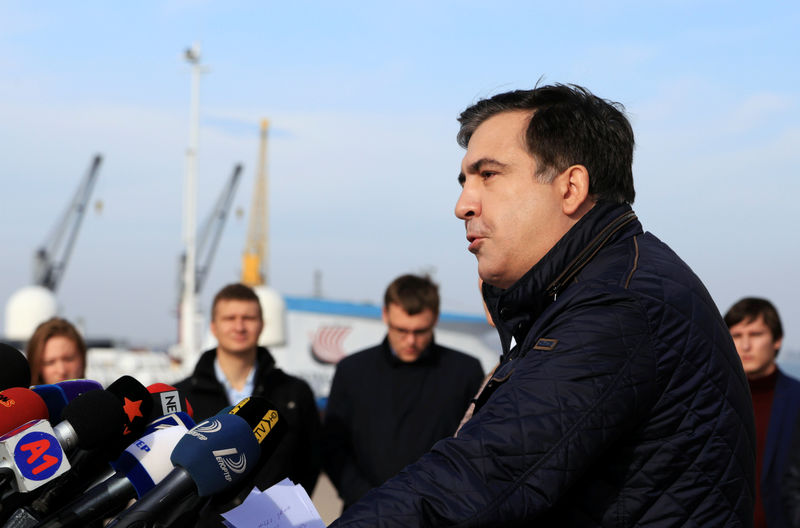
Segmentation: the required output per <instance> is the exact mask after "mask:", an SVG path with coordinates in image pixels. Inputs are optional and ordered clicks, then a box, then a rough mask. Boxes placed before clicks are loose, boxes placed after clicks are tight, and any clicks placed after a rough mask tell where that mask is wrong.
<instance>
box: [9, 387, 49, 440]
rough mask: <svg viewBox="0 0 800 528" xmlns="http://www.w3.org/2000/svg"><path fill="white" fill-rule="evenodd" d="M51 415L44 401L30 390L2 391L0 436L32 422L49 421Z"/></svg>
mask: <svg viewBox="0 0 800 528" xmlns="http://www.w3.org/2000/svg"><path fill="white" fill-rule="evenodd" d="M48 418H49V414H48V412H47V405H46V404H45V403H44V400H42V398H41V397H40V396H39V395H38V394H36V393H35V392H33V391H32V390H30V389H27V388H23V387H9V388H8V389H6V390H4V391H0V435H1V434H5V433H7V432H8V431H10V430H12V429H15V428H16V427H18V426H20V425H22V424H24V423H25V422H30V421H31V420H47V419H48Z"/></svg>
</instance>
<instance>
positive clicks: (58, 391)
mask: <svg viewBox="0 0 800 528" xmlns="http://www.w3.org/2000/svg"><path fill="white" fill-rule="evenodd" d="M31 390H32V391H33V392H35V393H36V394H38V395H39V397H40V398H41V399H42V401H44V404H45V405H46V406H47V413H48V414H49V415H50V425H56V424H57V423H58V422H60V421H61V413H62V411H63V410H64V407H66V406H67V404H68V403H69V400H68V399H67V395H66V394H64V389H62V388H61V387H59V386H58V385H52V384H45V385H34V386H32V387H31Z"/></svg>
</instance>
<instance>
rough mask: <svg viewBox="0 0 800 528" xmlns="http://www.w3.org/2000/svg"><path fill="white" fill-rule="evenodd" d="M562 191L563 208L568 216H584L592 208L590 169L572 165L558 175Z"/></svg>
mask: <svg viewBox="0 0 800 528" xmlns="http://www.w3.org/2000/svg"><path fill="white" fill-rule="evenodd" d="M557 178H558V180H559V183H560V184H561V185H560V186H559V189H560V191H561V197H562V201H561V210H562V211H563V212H564V214H565V215H567V216H574V215H576V214H577V215H578V216H583V215H584V213H586V211H588V210H589V209H591V208H592V206H593V205H594V200H592V199H591V197H590V195H589V171H588V170H587V169H586V167H584V166H583V165H572V166H571V167H569V168H567V170H565V171H564V172H562V173H561V174H559V175H558V176H557Z"/></svg>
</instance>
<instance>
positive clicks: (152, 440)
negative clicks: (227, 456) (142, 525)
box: [37, 412, 194, 528]
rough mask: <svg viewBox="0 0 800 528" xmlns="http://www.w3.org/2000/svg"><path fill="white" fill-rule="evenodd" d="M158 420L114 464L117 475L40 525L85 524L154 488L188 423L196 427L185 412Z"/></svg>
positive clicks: (55, 527) (168, 466)
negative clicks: (150, 429) (153, 426)
mask: <svg viewBox="0 0 800 528" xmlns="http://www.w3.org/2000/svg"><path fill="white" fill-rule="evenodd" d="M179 415H182V416H179ZM157 421H158V422H159V425H158V426H156V427H155V428H154V430H153V431H152V432H151V433H149V434H147V435H145V436H143V437H142V438H140V439H139V440H137V441H135V442H133V443H132V444H131V445H129V446H128V447H127V448H126V449H125V451H123V452H122V455H120V458H119V459H117V460H116V461H115V462H113V463H112V465H113V466H114V469H116V473H114V475H112V476H111V477H109V478H108V479H106V480H105V481H103V482H101V483H100V484H98V485H96V486H94V487H93V488H91V489H89V490H88V491H87V492H85V493H84V494H83V495H82V496H81V497H79V498H78V499H76V500H74V501H72V502H71V503H70V504H68V505H67V506H65V507H64V508H62V509H61V510H59V511H58V512H56V513H55V514H53V515H51V516H50V517H48V518H46V519H44V520H42V521H41V523H39V524H38V525H37V526H38V527H39V528H58V527H62V528H68V527H73V526H74V527H79V526H86V525H87V524H88V523H90V522H92V521H95V520H98V519H102V518H105V517H108V516H109V515H112V514H115V513H117V512H119V511H121V510H122V509H123V508H125V505H127V504H128V502H129V501H130V500H131V499H135V498H140V497H142V496H143V495H144V494H145V493H147V492H148V491H150V490H151V489H153V488H154V487H155V486H156V484H158V483H159V482H161V481H162V480H163V479H164V477H166V476H167V474H168V473H169V472H170V470H172V469H173V466H172V463H171V462H170V453H172V451H173V449H174V448H175V446H176V445H177V444H178V441H179V440H180V439H181V438H182V437H183V435H184V434H185V433H186V432H187V431H188V428H187V426H186V425H185V424H186V423H187V422H188V423H190V424H191V426H194V423H193V422H192V420H191V418H189V416H188V415H187V414H186V413H183V412H180V413H173V414H170V415H166V416H163V417H162V418H160V419H158V420H157ZM167 424H172V425H167ZM151 425H153V424H151Z"/></svg>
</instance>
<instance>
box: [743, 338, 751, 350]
mask: <svg viewBox="0 0 800 528" xmlns="http://www.w3.org/2000/svg"><path fill="white" fill-rule="evenodd" d="M742 350H750V338H749V337H747V336H743V337H742Z"/></svg>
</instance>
